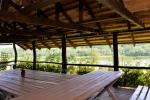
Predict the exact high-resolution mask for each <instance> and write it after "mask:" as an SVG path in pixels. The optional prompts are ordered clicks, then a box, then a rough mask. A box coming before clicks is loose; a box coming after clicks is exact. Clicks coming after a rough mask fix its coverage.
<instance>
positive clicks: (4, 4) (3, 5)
mask: <svg viewBox="0 0 150 100" xmlns="http://www.w3.org/2000/svg"><path fill="white" fill-rule="evenodd" d="M8 7H9V0H1V2H0V10H2V11H7V10H8Z"/></svg>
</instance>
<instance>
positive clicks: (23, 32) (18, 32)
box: [0, 28, 55, 37]
mask: <svg viewBox="0 0 150 100" xmlns="http://www.w3.org/2000/svg"><path fill="white" fill-rule="evenodd" d="M0 32H1V33H7V34H16V35H20V36H36V37H37V36H38V37H43V36H46V33H44V32H43V33H42V32H39V31H34V30H20V29H15V30H10V29H6V28H0ZM37 34H38V35H37ZM48 34H49V35H51V36H54V35H55V34H54V33H50V32H49V33H48Z"/></svg>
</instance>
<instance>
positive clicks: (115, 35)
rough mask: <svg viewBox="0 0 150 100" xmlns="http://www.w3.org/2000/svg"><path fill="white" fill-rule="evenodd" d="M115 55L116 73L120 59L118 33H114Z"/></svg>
mask: <svg viewBox="0 0 150 100" xmlns="http://www.w3.org/2000/svg"><path fill="white" fill-rule="evenodd" d="M113 54H114V56H113V57H114V71H118V70H119V68H118V66H119V58H118V39H117V33H113Z"/></svg>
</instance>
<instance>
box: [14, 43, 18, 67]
mask: <svg viewBox="0 0 150 100" xmlns="http://www.w3.org/2000/svg"><path fill="white" fill-rule="evenodd" d="M13 49H14V54H15V60H14V66H13V69H15V68H16V66H17V49H16V45H15V43H13Z"/></svg>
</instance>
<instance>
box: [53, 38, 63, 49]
mask: <svg viewBox="0 0 150 100" xmlns="http://www.w3.org/2000/svg"><path fill="white" fill-rule="evenodd" d="M51 41H52V42H53V43H54V44H55V46H56V47H58V48H61V46H60V45H59V43H57V41H56V40H54V39H51Z"/></svg>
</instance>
